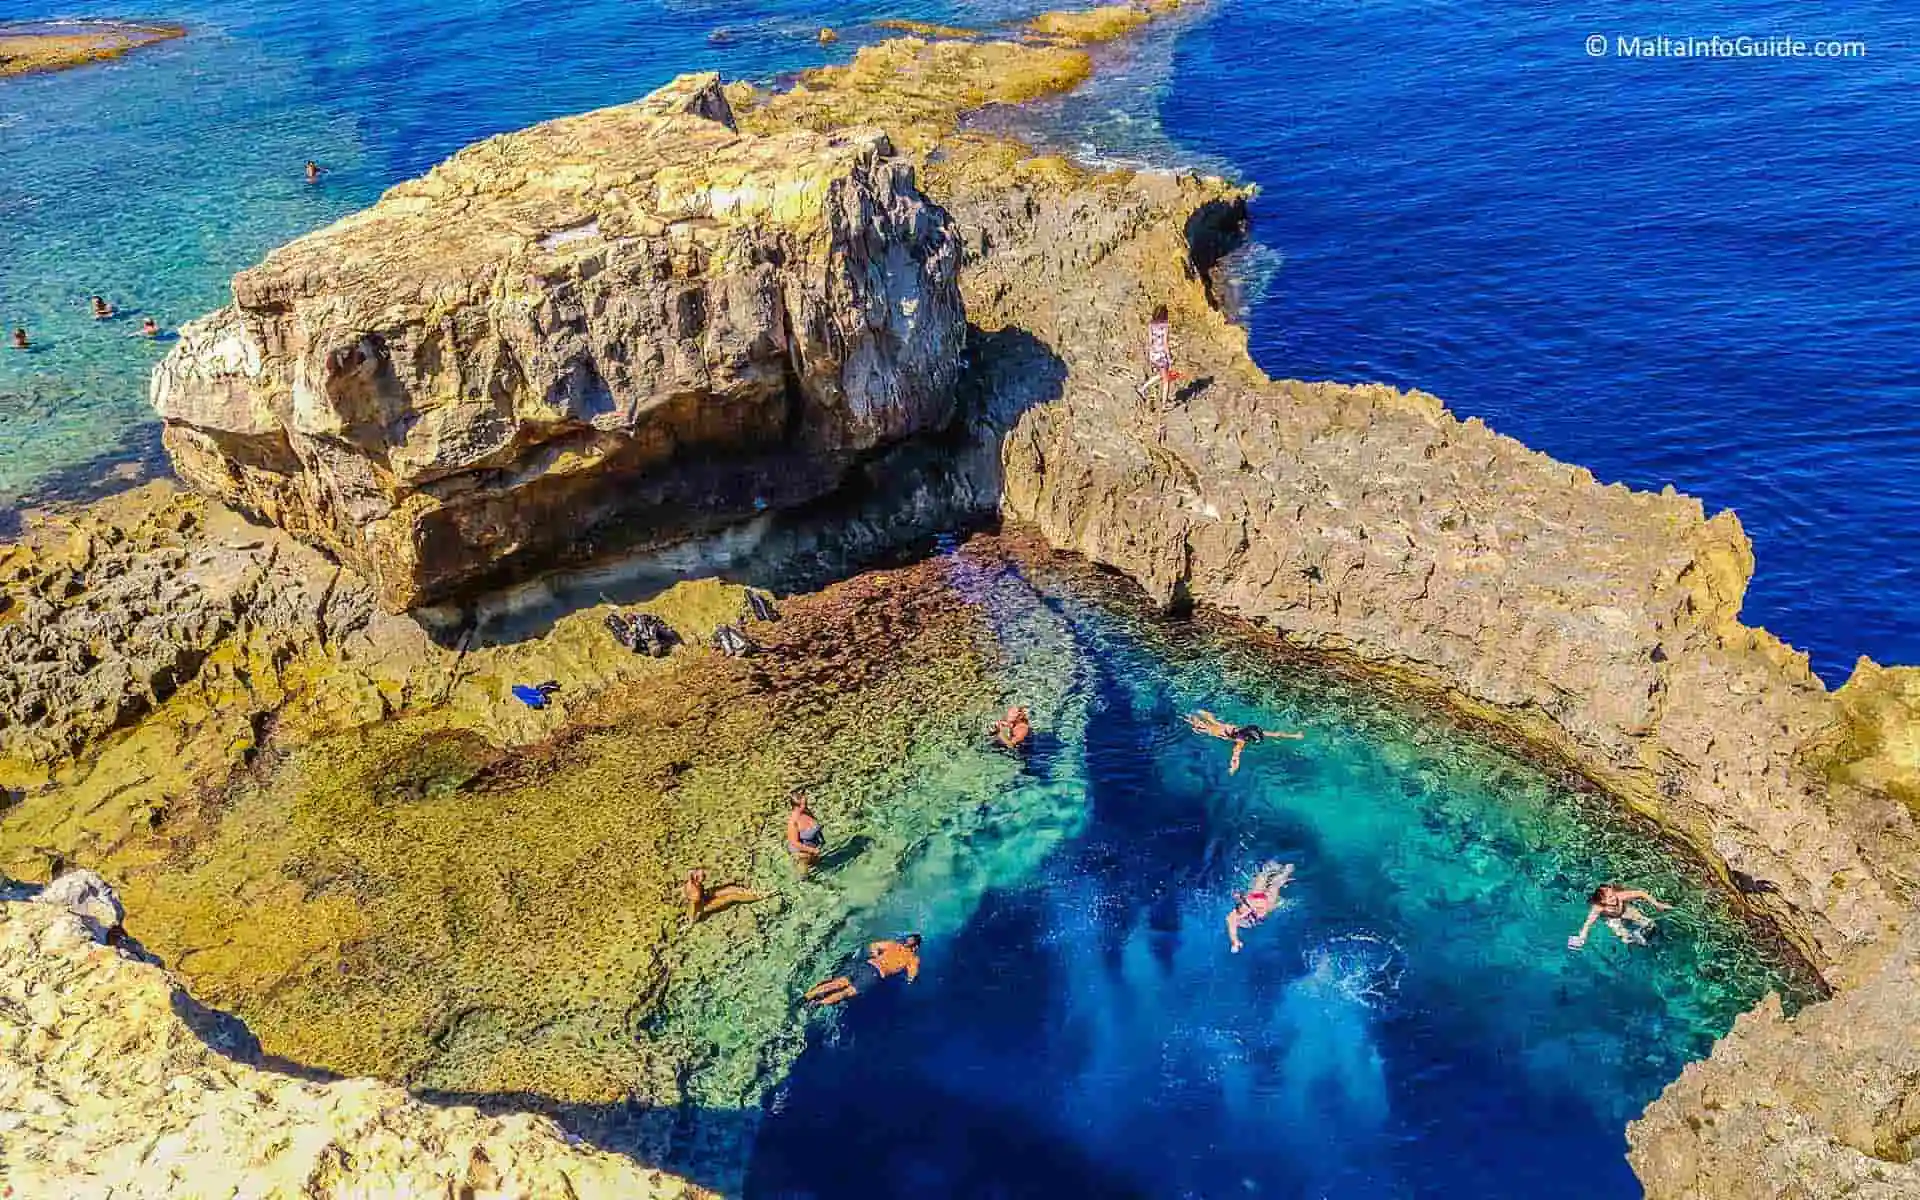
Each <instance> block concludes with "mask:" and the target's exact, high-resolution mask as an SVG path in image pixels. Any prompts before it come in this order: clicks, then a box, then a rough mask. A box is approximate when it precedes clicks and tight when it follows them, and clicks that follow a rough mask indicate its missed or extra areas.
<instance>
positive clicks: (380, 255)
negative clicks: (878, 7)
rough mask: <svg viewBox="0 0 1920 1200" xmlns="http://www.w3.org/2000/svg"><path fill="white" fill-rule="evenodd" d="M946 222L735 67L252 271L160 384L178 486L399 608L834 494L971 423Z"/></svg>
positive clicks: (465, 161)
mask: <svg viewBox="0 0 1920 1200" xmlns="http://www.w3.org/2000/svg"><path fill="white" fill-rule="evenodd" d="M958 264H959V253H958V246H957V242H956V240H955V239H953V238H952V237H951V236H950V235H949V230H948V222H947V217H946V214H945V213H944V212H943V211H942V210H941V209H940V208H939V207H937V206H935V205H934V204H932V203H930V202H929V201H927V200H926V199H925V198H924V197H923V196H922V195H921V194H920V192H919V191H918V189H917V187H916V184H915V179H914V172H913V169H912V167H911V166H910V165H909V164H908V163H907V162H905V161H904V160H902V159H900V158H897V157H896V156H895V155H894V153H893V150H892V147H891V146H890V145H889V143H888V141H887V139H886V137H885V135H883V134H881V133H880V132H878V131H876V130H844V131H840V132H838V133H836V134H832V135H827V134H819V133H812V132H807V131H790V132H785V133H780V134H776V135H772V136H752V135H743V134H742V133H740V132H739V131H738V129H737V128H736V127H735V124H734V121H733V114H732V112H731V110H730V109H729V107H728V104H727V100H726V97H725V94H724V93H723V92H722V90H721V88H720V86H719V82H718V80H717V78H716V77H714V76H712V75H704V76H700V75H696V76H684V77H682V78H680V79H678V80H676V81H674V82H673V83H672V84H669V85H668V86H667V87H665V88H662V89H661V90H660V91H658V92H655V93H654V94H653V95H651V96H649V97H647V98H646V99H644V100H641V101H638V102H636V103H632V104H626V105H621V106H618V107H615V108H608V109H603V110H600V111H598V112H592V113H587V114H584V115H582V116H577V117H568V118H565V119H562V120H557V121H551V122H548V123H546V124H544V125H539V126H535V127H533V128H531V129H526V130H522V131H520V132H518V133H511V134H505V135H502V136H500V137H496V138H492V139H489V140H487V141H484V142H481V143H479V144H477V145H474V146H470V147H468V148H467V149H465V150H463V151H461V152H460V153H459V154H456V155H455V156H454V157H453V158H451V159H449V160H448V161H446V162H444V163H442V164H440V165H439V166H438V167H435V168H434V169H433V170H432V171H430V172H429V173H428V174H427V175H426V176H424V177H423V178H421V179H418V180H414V181H411V182H408V183H405V184H402V185H400V186H398V187H396V188H394V189H393V190H392V191H390V192H388V193H387V194H386V195H385V196H384V197H382V198H381V200H380V202H379V203H378V204H376V205H375V206H374V207H373V208H371V209H368V210H367V211H365V212H362V213H359V214H356V215H354V216H351V217H348V218H346V219H345V220H343V221H340V222H338V223H336V224H334V225H332V226H330V227H328V228H326V229H323V230H320V231H319V232H317V233H314V234H311V235H309V236H307V237H304V238H301V239H300V240H298V241H295V242H293V243H291V244H290V245H287V246H284V247H282V248H280V249H279V250H276V251H274V252H273V253H272V254H270V255H269V256H268V257H267V259H266V261H265V262H263V263H261V264H260V265H259V266H256V267H253V268H251V269H249V270H246V271H243V272H241V273H240V274H239V275H238V276H236V277H235V279H234V283H233V296H234V303H233V304H232V305H231V306H229V307H227V308H223V309H221V310H219V311H217V312H215V313H212V314H210V315H208V316H206V317H203V318H201V319H200V320H198V321H194V322H192V323H190V324H188V325H187V326H186V327H185V328H183V329H182V331H181V337H180V341H179V344H178V345H177V346H176V347H175V348H174V350H173V351H172V353H170V354H169V355H168V356H167V358H166V360H165V361H164V362H163V363H162V364H161V365H160V366H159V368H158V369H157V370H156V371H155V373H154V379H153V387H152V399H153V404H154V407H155V409H156V410H157V411H158V412H159V414H160V416H161V417H162V419H163V420H164V421H165V422H166V432H165V442H166V446H167V450H168V453H169V454H170V455H171V457H172V459H173V463H174V466H175V468H176V470H178V472H179V473H180V475H181V476H182V478H184V479H185V480H187V481H188V482H189V483H191V484H192V485H193V486H195V487H197V488H199V489H201V490H203V491H206V492H209V493H211V494H213V495H216V496H218V497H220V498H221V499H223V500H226V501H228V502H229V503H232V504H234V505H236V506H238V507H240V508H242V509H245V510H247V511H250V512H252V513H255V514H258V515H260V516H262V517H264V518H265V519H267V520H269V521H272V522H274V523H276V524H279V525H281V526H284V527H285V528H287V529H289V530H290V531H292V532H294V533H295V534H296V535H297V536H299V537H301V538H304V539H306V540H308V541H310V542H312V543H314V544H316V545H319V546H321V547H322V548H324V549H326V550H327V551H328V552H330V553H332V554H334V555H336V556H337V557H338V558H339V559H340V560H341V561H343V562H344V563H346V564H347V565H349V566H351V567H352V568H354V569H355V570H357V571H359V572H360V573H361V574H363V575H365V576H366V577H367V578H368V579H369V580H371V581H372V582H373V583H374V585H375V587H376V589H377V591H378V592H379V595H380V599H381V601H382V603H384V604H385V605H387V606H388V607H389V608H392V609H395V610H398V609H402V608H408V607H413V606H416V605H419V604H423V603H430V602H433V601H435V600H440V599H444V598H448V597H453V596H456V595H458V594H460V593H461V592H463V591H467V590H470V589H473V588H475V587H480V586H485V585H488V584H492V583H496V582H501V581H504V580H506V579H508V578H510V577H512V576H515V575H519V574H524V573H525V572H527V571H528V570H529V569H532V568H535V567H539V566H543V565H547V564H551V563H554V562H557V561H563V560H568V559H578V558H582V557H586V556H588V555H591V554H594V553H596V552H599V551H603V550H607V549H614V548H631V547H637V546H647V545H659V544H664V543H667V542H670V541H674V540H677V539H679V538H682V537H686V536H689V535H691V534H693V533H697V532H701V531H703V530H705V529H708V528H712V527H714V526H716V525H718V524H722V523H725V522H727V521H731V520H736V519H739V518H741V517H744V516H747V515H750V514H752V513H754V512H756V511H760V510H764V509H766V508H779V507H783V506H790V505H794V504H798V503H802V502H805V501H808V500H812V499H815V498H817V497H819V496H821V495H823V494H825V493H827V492H829V491H831V490H832V489H833V488H834V487H835V486H837V485H838V483H839V482H840V481H841V479H842V477H843V476H844V474H845V473H846V471H847V470H848V469H849V468H850V467H851V466H852V465H853V464H854V463H855V462H857V461H858V460H859V459H860V457H861V456H863V455H865V454H866V453H868V452H870V451H872V450H874V449H876V448H877V447H880V446H882V445H885V444H887V443H889V442H894V441H898V440H900V439H903V438H906V437H909V436H911V435H913V434H916V433H920V432H925V431H929V430H933V429H937V428H940V427H942V426H944V425H945V424H946V423H947V422H948V421H949V420H950V418H951V416H952V403H953V401H952V396H953V383H954V379H955V375H956V372H957V370H958V364H959V358H960V350H961V346H962V341H963V338H964V335H965V320H964V316H963V312H962V307H961V303H960V296H959V291H958V288H957V286H956V282H955V276H956V271H957V268H958Z"/></svg>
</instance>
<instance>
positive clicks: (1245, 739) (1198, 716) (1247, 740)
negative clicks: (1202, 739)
mask: <svg viewBox="0 0 1920 1200" xmlns="http://www.w3.org/2000/svg"><path fill="white" fill-rule="evenodd" d="M1187 724H1188V725H1189V726H1191V727H1192V728H1193V731H1194V732H1195V733H1200V734H1205V735H1206V736H1208V737H1217V738H1219V739H1220V740H1221V741H1223V742H1232V743H1233V761H1232V762H1230V763H1228V764H1227V774H1229V775H1232V774H1235V773H1236V772H1238V771H1239V770H1240V752H1241V751H1242V750H1245V749H1246V748H1247V747H1248V746H1249V745H1251V744H1253V743H1254V742H1263V741H1265V740H1267V739H1268V738H1287V739H1289V740H1292V741H1296V742H1297V741H1299V740H1300V739H1301V738H1304V737H1306V736H1307V735H1306V734H1304V733H1293V732H1291V731H1289V730H1285V729H1262V728H1260V727H1259V726H1258V725H1229V724H1227V723H1226V722H1225V721H1222V720H1221V719H1220V718H1219V717H1216V716H1214V715H1213V714H1212V713H1210V712H1208V711H1207V710H1206V709H1204V708H1203V709H1200V710H1199V711H1197V712H1191V713H1188V714H1187Z"/></svg>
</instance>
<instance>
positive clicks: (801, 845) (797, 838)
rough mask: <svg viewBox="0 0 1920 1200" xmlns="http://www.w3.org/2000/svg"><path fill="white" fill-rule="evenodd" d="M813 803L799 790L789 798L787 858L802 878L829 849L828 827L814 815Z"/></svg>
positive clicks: (796, 789)
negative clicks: (791, 860)
mask: <svg viewBox="0 0 1920 1200" xmlns="http://www.w3.org/2000/svg"><path fill="white" fill-rule="evenodd" d="M811 805H812V801H810V800H809V799H808V798H807V794H806V793H805V792H803V791H801V790H800V789H799V788H795V789H793V792H792V793H791V794H790V795H789V796H788V797H787V856H788V857H789V858H791V859H793V865H794V867H795V868H797V869H798V870H799V872H800V875H801V877H802V878H805V877H806V874H807V872H809V871H811V870H813V868H814V864H816V863H818V862H819V861H820V856H821V855H822V854H824V853H825V852H826V849H827V831H826V827H825V826H823V825H821V824H820V819H819V818H818V817H816V816H814V815H813V808H812V807H811Z"/></svg>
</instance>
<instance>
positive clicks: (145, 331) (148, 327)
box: [140, 317, 160, 338]
mask: <svg viewBox="0 0 1920 1200" xmlns="http://www.w3.org/2000/svg"><path fill="white" fill-rule="evenodd" d="M140 336H141V337H147V338H157V337H159V336H160V322H158V321H156V320H154V319H153V318H152V317H141V318H140Z"/></svg>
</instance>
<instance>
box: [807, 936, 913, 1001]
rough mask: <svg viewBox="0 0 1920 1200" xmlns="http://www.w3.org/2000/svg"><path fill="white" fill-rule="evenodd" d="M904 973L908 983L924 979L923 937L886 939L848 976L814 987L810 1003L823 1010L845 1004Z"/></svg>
mask: <svg viewBox="0 0 1920 1200" xmlns="http://www.w3.org/2000/svg"><path fill="white" fill-rule="evenodd" d="M902 973H904V974H905V975H906V977H907V982H908V983H912V982H913V981H914V980H916V979H918V978H920V935H919V934H917V933H910V934H908V935H907V936H905V937H903V938H901V939H900V940H899V941H897V942H896V941H892V940H888V939H883V940H881V941H878V942H873V943H871V944H870V945H868V946H867V956H866V957H865V958H864V959H861V960H860V961H859V962H857V963H855V964H853V966H852V968H851V969H849V970H848V971H847V973H846V974H845V975H836V976H834V977H833V978H832V979H828V980H824V981H822V982H820V983H816V984H814V985H813V986H812V987H810V988H808V989H807V1003H808V1004H815V1005H818V1006H820V1007H821V1008H831V1007H832V1006H833V1005H836V1004H845V1003H846V1002H847V1001H849V1000H851V999H853V998H854V997H855V996H858V995H859V994H860V993H862V992H870V991H872V990H873V989H874V988H876V987H878V986H879V985H880V983H881V981H883V980H886V979H890V978H892V977H893V976H895V975H899V974H902Z"/></svg>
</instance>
